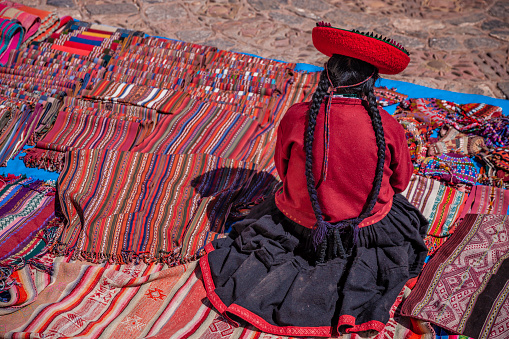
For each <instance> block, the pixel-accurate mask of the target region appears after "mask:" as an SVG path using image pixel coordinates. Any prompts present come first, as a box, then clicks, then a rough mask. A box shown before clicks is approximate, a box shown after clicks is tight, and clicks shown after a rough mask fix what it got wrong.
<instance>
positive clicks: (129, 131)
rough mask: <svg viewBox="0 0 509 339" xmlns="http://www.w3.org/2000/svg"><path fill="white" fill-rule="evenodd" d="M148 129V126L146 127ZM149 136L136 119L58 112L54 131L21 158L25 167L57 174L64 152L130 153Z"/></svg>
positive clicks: (143, 126)
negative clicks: (129, 151) (136, 144)
mask: <svg viewBox="0 0 509 339" xmlns="http://www.w3.org/2000/svg"><path fill="white" fill-rule="evenodd" d="M149 128H150V129H151V126H150V127H149ZM148 133H149V130H148V129H147V128H146V125H144V124H142V123H141V122H140V121H138V120H134V119H133V120H124V119H114V118H105V117H96V116H94V115H90V114H79V113H70V112H65V111H61V112H60V113H58V117H57V119H56V121H55V124H54V126H53V128H51V130H50V131H49V132H47V134H46V135H45V137H44V138H43V139H42V140H40V141H39V142H37V144H36V147H35V148H32V149H28V150H26V155H25V156H24V157H23V161H24V163H25V164H26V165H27V167H37V168H44V169H46V170H49V171H56V172H60V171H61V170H62V168H63V166H64V156H65V152H67V151H72V150H76V149H111V150H118V151H128V150H130V149H131V148H132V147H133V145H134V144H135V142H136V141H137V138H138V137H140V136H142V138H144V137H145V135H146V134H148Z"/></svg>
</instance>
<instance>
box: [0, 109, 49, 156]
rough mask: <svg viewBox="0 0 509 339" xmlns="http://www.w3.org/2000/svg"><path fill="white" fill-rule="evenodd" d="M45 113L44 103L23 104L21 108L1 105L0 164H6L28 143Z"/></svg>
mask: <svg viewBox="0 0 509 339" xmlns="http://www.w3.org/2000/svg"><path fill="white" fill-rule="evenodd" d="M43 114H44V107H43V105H42V104H37V105H36V106H35V108H33V107H31V106H29V105H22V108H21V109H19V108H17V107H12V106H11V107H5V106H4V107H1V106H0V115H1V117H0V121H1V128H2V129H1V131H0V164H5V162H7V161H8V160H9V159H11V158H12V157H14V156H16V155H17V154H18V153H19V152H20V150H21V149H22V148H23V147H24V146H25V145H26V144H27V142H28V140H29V137H30V135H31V134H32V133H33V132H34V131H35V129H36V127H37V125H38V123H39V120H40V119H41V117H42V115H43Z"/></svg>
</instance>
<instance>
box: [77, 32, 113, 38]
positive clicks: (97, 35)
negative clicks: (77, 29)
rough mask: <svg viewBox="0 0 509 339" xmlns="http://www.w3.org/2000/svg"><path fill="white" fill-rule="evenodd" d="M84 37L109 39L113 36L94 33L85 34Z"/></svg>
mask: <svg viewBox="0 0 509 339" xmlns="http://www.w3.org/2000/svg"><path fill="white" fill-rule="evenodd" d="M81 34H83V35H87V36H93V37H97V38H109V37H111V35H109V34H101V33H94V32H86V31H85V32H83V33H81Z"/></svg>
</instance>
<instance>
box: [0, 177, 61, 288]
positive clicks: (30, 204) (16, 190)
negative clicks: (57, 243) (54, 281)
mask: <svg viewBox="0 0 509 339" xmlns="http://www.w3.org/2000/svg"><path fill="white" fill-rule="evenodd" d="M60 225H61V223H60V220H59V218H58V217H57V216H56V214H55V188H54V186H52V185H47V184H46V183H44V182H43V181H40V180H34V179H31V178H25V177H22V176H19V177H16V176H13V175H9V176H0V269H1V274H0V291H3V290H5V289H8V288H10V287H11V286H12V285H13V284H16V283H17V282H16V278H15V276H14V274H13V273H14V272H15V271H17V270H19V269H22V268H23V267H24V266H25V265H27V264H28V265H30V266H32V267H35V268H38V269H42V270H46V271H49V270H50V267H47V266H45V265H44V264H41V263H40V261H39V260H38V257H39V256H40V255H42V254H44V252H45V251H47V249H48V245H49V244H50V243H51V242H52V241H53V239H54V235H55V233H56V229H57V228H58V227H59V226H60Z"/></svg>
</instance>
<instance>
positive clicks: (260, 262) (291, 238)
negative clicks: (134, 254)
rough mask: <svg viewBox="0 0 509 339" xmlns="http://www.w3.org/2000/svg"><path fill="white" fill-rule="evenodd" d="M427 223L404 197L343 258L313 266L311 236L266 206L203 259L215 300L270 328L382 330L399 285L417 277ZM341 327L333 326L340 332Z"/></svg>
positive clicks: (268, 202)
mask: <svg viewBox="0 0 509 339" xmlns="http://www.w3.org/2000/svg"><path fill="white" fill-rule="evenodd" d="M426 229H427V221H426V219H425V218H424V217H423V216H422V215H421V213H420V212H419V211H418V210H417V209H416V208H415V207H414V206H413V205H411V204H410V203H409V202H408V201H407V200H406V199H405V198H404V197H403V196H401V195H396V196H395V197H394V202H393V206H392V209H391V211H390V212H389V214H388V215H387V216H386V217H385V218H384V219H382V220H381V221H379V222H378V223H376V224H374V225H370V226H366V227H363V228H361V229H360V232H359V241H358V246H357V247H356V248H355V249H354V252H353V254H352V256H350V257H349V258H347V259H341V258H335V259H332V260H329V261H326V262H325V263H318V264H316V263H315V262H314V251H313V250H311V249H310V244H309V243H310V233H311V230H310V229H307V228H305V227H302V226H300V225H297V224H296V223H294V222H292V221H291V220H289V219H287V218H286V217H285V216H284V215H283V214H282V213H281V212H280V211H279V210H278V209H277V207H276V206H275V203H274V199H273V198H272V199H268V200H266V201H265V202H264V203H263V204H261V205H260V206H257V207H256V208H255V209H254V210H253V211H252V212H251V213H250V215H249V216H248V217H247V218H246V219H245V220H243V221H241V222H238V223H237V224H235V225H234V229H233V231H232V233H231V234H230V236H229V237H227V238H224V239H219V240H215V241H214V242H213V243H212V244H213V247H214V250H213V251H212V252H210V253H209V254H208V263H209V267H210V272H211V277H212V279H213V281H214V285H215V287H216V289H215V293H216V294H217V296H218V297H219V298H220V299H221V301H222V302H223V303H224V304H225V305H226V306H230V305H231V304H233V303H235V304H237V305H239V306H242V307H243V308H245V309H247V310H249V311H250V312H252V313H254V314H256V315H258V316H259V317H261V318H263V319H264V320H265V321H267V322H268V323H269V324H272V325H276V326H298V327H322V326H332V327H333V328H336V326H338V319H343V318H340V317H341V316H345V315H346V316H350V317H354V318H355V324H356V325H361V324H365V323H368V322H370V321H377V322H380V323H382V324H385V323H386V322H387V321H388V320H389V310H390V308H391V306H392V304H393V303H394V301H395V300H396V297H397V296H398V294H399V292H400V291H401V289H402V288H403V286H404V284H405V283H406V282H407V280H408V279H409V278H411V277H414V276H416V275H418V274H419V272H420V270H421V268H422V265H423V263H424V259H425V257H426V254H427V248H426V246H425V245H424V242H423V240H422V239H423V237H424V235H425V232H426ZM342 325H343V323H342V321H339V326H340V327H341V326H342Z"/></svg>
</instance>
